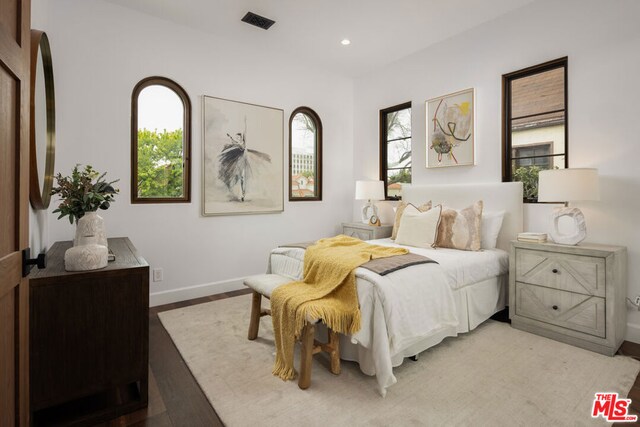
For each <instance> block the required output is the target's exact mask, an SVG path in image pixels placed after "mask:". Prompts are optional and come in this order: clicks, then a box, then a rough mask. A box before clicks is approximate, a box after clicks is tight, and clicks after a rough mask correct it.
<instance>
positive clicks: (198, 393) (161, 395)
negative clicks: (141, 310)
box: [102, 289, 251, 427]
mask: <svg viewBox="0 0 640 427" xmlns="http://www.w3.org/2000/svg"><path fill="white" fill-rule="evenodd" d="M248 293H251V290H250V289H243V290H239V291H233V292H228V293H224V294H218V295H212V296H209V297H204V298H197V299H193V300H189V301H182V302H179V303H174V304H167V305H163V306H159V307H152V308H151V309H149V406H148V407H147V408H146V409H142V410H140V411H137V412H133V413H131V414H127V415H123V416H122V417H120V418H117V419H115V420H112V421H110V422H108V423H104V424H102V425H103V426H108V427H115V426H135V427H142V426H153V427H155V426H158V427H169V426H175V427H181V426H189V427H199V426H207V427H215V426H223V425H224V424H223V423H222V421H221V420H220V418H219V417H218V414H216V411H215V410H214V409H213V408H212V407H211V405H210V404H209V401H208V400H207V398H206V397H205V395H204V393H203V392H202V390H201V389H200V386H199V385H198V383H197V382H196V380H195V378H194V377H193V375H191V371H189V368H188V367H187V365H186V364H185V362H184V360H182V357H181V356H180V353H179V352H178V349H177V348H176V346H175V345H174V344H173V341H172V340H171V338H170V337H169V334H168V333H167V331H166V330H165V329H164V327H163V326H162V324H161V323H160V319H159V318H158V313H161V312H163V311H168V310H173V309H176V308H181V307H187V306H190V305H195V304H202V303H205V302H210V301H215V300H219V299H224V298H229V297H234V296H238V295H244V294H248Z"/></svg>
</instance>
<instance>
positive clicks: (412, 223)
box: [396, 205, 442, 248]
mask: <svg viewBox="0 0 640 427" xmlns="http://www.w3.org/2000/svg"><path fill="white" fill-rule="evenodd" d="M441 211H442V206H435V207H434V208H433V209H430V210H428V211H426V212H420V211H419V210H418V208H416V207H415V206H413V205H409V206H407V207H406V209H405V210H404V212H403V213H402V218H401V219H400V227H399V228H398V235H397V236H396V243H398V244H399V245H407V246H415V247H418V248H431V247H433V245H434V243H435V241H436V235H437V234H438V223H439V222H440V212H441Z"/></svg>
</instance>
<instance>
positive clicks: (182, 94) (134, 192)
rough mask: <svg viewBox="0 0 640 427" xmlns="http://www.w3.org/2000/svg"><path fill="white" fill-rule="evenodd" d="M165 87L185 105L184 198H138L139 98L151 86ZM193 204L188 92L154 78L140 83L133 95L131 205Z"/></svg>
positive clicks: (156, 77)
mask: <svg viewBox="0 0 640 427" xmlns="http://www.w3.org/2000/svg"><path fill="white" fill-rule="evenodd" d="M156 85H159V86H164V87H166V88H168V89H171V90H172V91H173V92H175V94H176V95H178V98H180V100H181V101H182V104H183V107H184V108H183V111H184V115H183V128H182V136H183V153H182V158H183V174H184V179H183V192H182V197H138V97H139V96H140V93H141V92H142V90H143V89H145V88H146V87H149V86H156ZM190 202H191V100H190V99H189V95H187V92H186V91H185V90H184V89H183V88H182V86H180V85H179V84H178V83H176V82H174V81H173V80H171V79H169V78H166V77H160V76H152V77H147V78H144V79H142V80H140V81H139V82H138V84H136V85H135V87H134V88H133V92H132V94H131V203H134V204H142V203H190Z"/></svg>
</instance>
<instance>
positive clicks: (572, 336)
mask: <svg viewBox="0 0 640 427" xmlns="http://www.w3.org/2000/svg"><path fill="white" fill-rule="evenodd" d="M626 296H627V249H626V248H624V247H621V246H608V245H596V244H580V245H578V246H568V245H558V244H553V243H524V242H518V241H513V242H511V253H510V256H509V317H510V318H511V326H513V327H514V328H517V329H522V330H524V331H528V332H531V333H534V334H538V335H542V336H545V337H548V338H552V339H555V340H557V341H562V342H565V343H567V344H572V345H575V346H578V347H582V348H586V349H587V350H592V351H595V352H598V353H602V354H606V355H608V356H613V355H614V354H615V353H616V351H617V350H618V347H620V345H621V344H622V341H623V340H624V332H625V329H626V326H627V309H626V305H625V297H626Z"/></svg>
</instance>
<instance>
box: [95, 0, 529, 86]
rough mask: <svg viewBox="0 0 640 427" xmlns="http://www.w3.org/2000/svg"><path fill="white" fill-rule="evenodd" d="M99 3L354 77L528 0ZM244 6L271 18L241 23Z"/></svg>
mask: <svg viewBox="0 0 640 427" xmlns="http://www.w3.org/2000/svg"><path fill="white" fill-rule="evenodd" d="M106 1H109V2H111V3H116V4H119V5H121V6H124V7H127V8H130V9H134V10H137V11H140V12H143V13H147V14H149V15H153V16H156V17H159V18H162V19H165V20H167V21H171V22H174V23H177V24H181V25H185V26H188V27H191V28H194V29H197V30H200V31H204V32H208V33H212V34H215V35H217V36H220V37H224V38H229V39H233V40H235V41H238V42H241V43H247V44H251V45H253V46H255V47H257V48H259V49H267V50H272V51H277V52H280V53H285V54H287V55H289V56H292V57H294V58H298V59H299V60H300V61H301V62H304V63H307V64H309V65H312V66H316V67H320V68H323V69H328V70H331V71H334V72H336V73H339V74H342V75H345V76H349V77H356V76H360V75H362V74H366V73H367V72H369V71H372V70H374V69H376V68H378V67H381V66H384V65H386V64H389V63H391V62H393V61H396V60H398V59H400V58H402V57H404V56H406V55H409V54H411V53H413V52H416V51H418V50H421V49H424V48H425V47H427V46H429V45H432V44H434V43H437V42H439V41H441V40H444V39H446V38H448V37H451V36H453V35H455V34H458V33H461V32H463V31H465V30H467V29H469V28H472V27H475V26H477V25H479V24H481V23H483V22H486V21H489V20H491V19H494V18H496V17H498V16H500V15H503V14H505V13H507V12H509V11H512V10H514V9H517V8H520V7H522V6H524V5H525V4H527V3H531V2H532V1H533V0H386V1H380V0H179V1H176V0H106ZM248 11H252V12H254V13H257V14H259V15H262V16H265V17H267V18H270V19H273V20H275V21H276V24H275V25H273V26H272V27H271V28H270V29H269V30H268V31H265V30H262V29H260V28H256V27H252V26H250V25H248V24H245V23H243V22H241V21H240V19H241V18H242V17H243V16H244V15H245V13H246V12H248ZM344 38H348V39H349V40H351V45H349V46H342V45H341V44H340V41H341V40H342V39H344Z"/></svg>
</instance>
